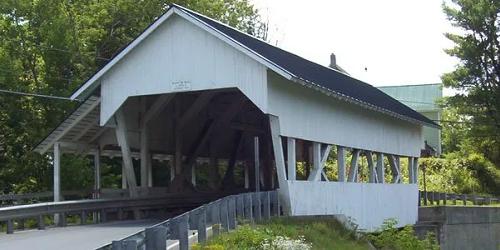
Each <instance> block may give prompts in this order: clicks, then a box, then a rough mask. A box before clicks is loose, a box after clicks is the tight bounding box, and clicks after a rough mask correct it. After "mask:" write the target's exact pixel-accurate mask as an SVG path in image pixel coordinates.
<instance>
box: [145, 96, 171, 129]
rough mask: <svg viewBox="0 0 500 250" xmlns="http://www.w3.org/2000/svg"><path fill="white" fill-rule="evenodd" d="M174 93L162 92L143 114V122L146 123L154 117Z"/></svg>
mask: <svg viewBox="0 0 500 250" xmlns="http://www.w3.org/2000/svg"><path fill="white" fill-rule="evenodd" d="M174 96H175V94H164V95H160V96H159V97H158V98H157V99H156V101H155V102H154V103H153V105H151V107H150V108H149V109H148V111H147V112H146V113H145V114H144V119H143V120H142V123H143V124H147V123H148V122H149V121H151V119H153V118H154V117H156V115H157V114H158V113H159V112H161V111H162V110H163V108H165V107H166V106H167V105H168V104H169V103H170V102H171V101H172V99H173V98H174Z"/></svg>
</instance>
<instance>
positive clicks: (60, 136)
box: [40, 97, 101, 153]
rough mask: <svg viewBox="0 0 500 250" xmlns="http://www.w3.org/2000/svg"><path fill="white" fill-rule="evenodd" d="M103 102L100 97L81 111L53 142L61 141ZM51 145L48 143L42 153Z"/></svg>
mask: <svg viewBox="0 0 500 250" xmlns="http://www.w3.org/2000/svg"><path fill="white" fill-rule="evenodd" d="M100 103H101V98H100V97H98V98H97V99H96V100H95V101H94V102H92V103H91V104H90V105H89V106H88V107H86V109H85V110H84V111H82V113H80V114H79V115H78V116H77V117H76V118H75V119H74V120H73V121H72V122H71V123H70V124H69V125H68V126H67V127H65V128H64V129H63V130H62V131H61V132H59V133H58V135H57V136H56V137H55V138H54V139H53V140H52V141H53V142H57V141H59V140H60V139H61V138H62V137H63V136H64V135H65V134H66V133H67V132H69V131H70V130H71V129H72V128H73V127H74V126H75V125H76V124H78V122H80V121H81V120H82V119H83V118H85V116H87V115H88V114H89V113H90V112H92V111H93V110H94V108H96V107H98V106H99V104H100ZM50 146H51V145H50V144H47V145H46V146H45V147H44V148H43V149H42V150H41V152H40V153H45V152H47V150H48V149H49V147H50Z"/></svg>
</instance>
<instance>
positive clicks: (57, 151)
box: [53, 142, 61, 201]
mask: <svg viewBox="0 0 500 250" xmlns="http://www.w3.org/2000/svg"><path fill="white" fill-rule="evenodd" d="M53 162H54V163H53V164H54V201H59V200H60V198H61V145H60V144H59V142H56V143H54V159H53Z"/></svg>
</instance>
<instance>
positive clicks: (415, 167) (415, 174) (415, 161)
mask: <svg viewBox="0 0 500 250" xmlns="http://www.w3.org/2000/svg"><path fill="white" fill-rule="evenodd" d="M413 183H414V184H417V185H418V157H413Z"/></svg>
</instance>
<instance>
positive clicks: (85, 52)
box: [3, 38, 111, 61]
mask: <svg viewBox="0 0 500 250" xmlns="http://www.w3.org/2000/svg"><path fill="white" fill-rule="evenodd" d="M3 40H4V41H5V40H8V41H11V42H17V43H18V42H19V41H17V40H14V39H8V38H3ZM30 45H32V46H35V47H38V48H41V49H42V50H52V51H59V52H65V53H68V54H76V52H75V51H70V50H66V49H61V48H55V47H52V46H50V47H49V46H44V45H40V44H35V43H32V44H29V45H27V46H30ZM80 53H81V54H92V55H96V54H97V53H96V52H90V51H81V52H80ZM95 58H96V59H99V60H103V61H109V60H111V59H109V58H106V57H102V56H97V55H96V56H95Z"/></svg>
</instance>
